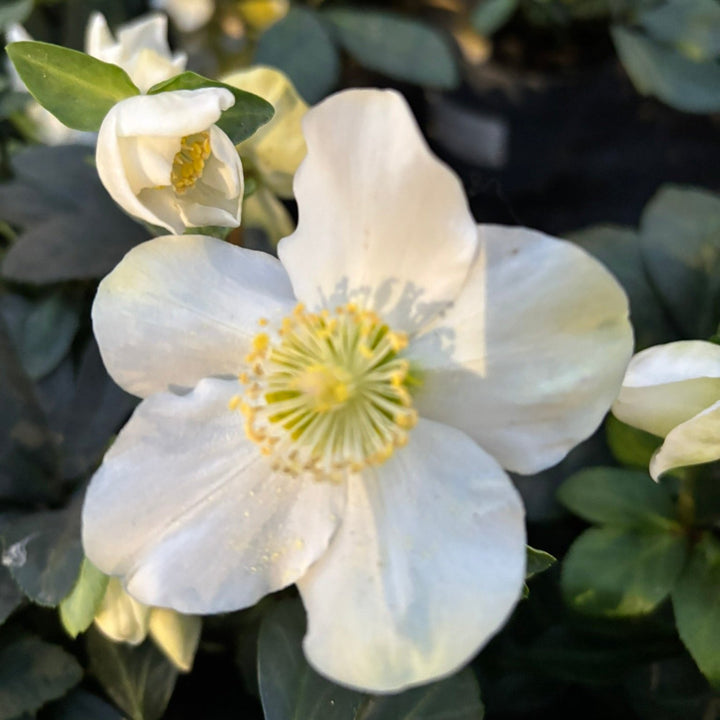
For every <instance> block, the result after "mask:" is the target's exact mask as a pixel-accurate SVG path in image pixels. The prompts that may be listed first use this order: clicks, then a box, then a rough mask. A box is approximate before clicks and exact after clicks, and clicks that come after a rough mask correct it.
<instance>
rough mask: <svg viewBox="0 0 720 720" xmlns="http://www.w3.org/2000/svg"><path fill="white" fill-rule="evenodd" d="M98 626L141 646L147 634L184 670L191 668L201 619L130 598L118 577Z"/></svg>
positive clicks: (113, 580)
mask: <svg viewBox="0 0 720 720" xmlns="http://www.w3.org/2000/svg"><path fill="white" fill-rule="evenodd" d="M95 625H97V627H98V628H99V629H100V630H101V631H102V632H103V633H104V634H105V635H107V637H109V638H110V639H111V640H114V641H115V642H126V643H128V644H130V645H139V644H140V643H141V642H142V641H143V640H144V639H145V638H146V637H147V635H148V633H149V634H150V637H151V638H152V639H153V641H154V642H155V644H156V645H157V646H158V647H159V648H160V650H162V652H163V653H165V655H166V656H167V658H168V659H169V660H170V661H171V662H172V663H173V664H174V665H175V667H177V668H178V669H179V670H182V671H183V672H188V671H189V670H190V668H191V667H192V662H193V658H194V657H195V651H196V650H197V646H198V642H199V641H200V631H201V629H202V621H201V620H200V618H199V617H197V616H195V615H182V614H180V613H177V612H175V611H174V610H168V609H166V608H156V607H155V608H151V607H148V606H147V605H142V604H141V603H139V602H138V601H137V600H135V599H134V598H132V597H130V595H128V594H127V593H126V592H125V590H123V587H122V585H121V584H120V582H119V581H118V580H117V578H110V580H109V582H108V585H107V589H106V590H105V595H104V596H103V599H102V602H101V603H100V607H99V608H98V611H97V613H96V614H95Z"/></svg>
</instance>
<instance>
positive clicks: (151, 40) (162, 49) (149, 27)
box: [85, 12, 187, 92]
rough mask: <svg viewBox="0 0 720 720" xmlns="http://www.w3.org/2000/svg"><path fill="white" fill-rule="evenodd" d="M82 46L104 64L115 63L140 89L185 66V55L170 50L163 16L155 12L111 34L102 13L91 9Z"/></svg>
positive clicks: (150, 85)
mask: <svg viewBox="0 0 720 720" xmlns="http://www.w3.org/2000/svg"><path fill="white" fill-rule="evenodd" d="M85 49H86V51H87V53H88V55H92V56H93V57H96V58H98V59H100V60H103V61H104V62H107V63H113V64H114V65H119V66H120V67H121V68H122V69H123V70H125V72H126V73H127V74H128V75H129V76H130V79H131V80H132V81H133V82H134V83H135V85H137V86H138V88H139V89H140V91H141V92H147V91H148V90H149V89H150V88H151V87H152V86H153V85H155V84H157V83H159V82H162V81H163V80H168V79H170V78H171V77H174V76H175V75H177V74H178V73H181V72H182V71H183V70H184V69H185V63H186V62H187V55H185V53H175V54H173V53H172V52H171V51H170V46H169V45H168V41H167V16H165V15H161V14H160V13H156V14H153V15H148V16H147V17H142V18H140V19H139V20H135V21H134V22H131V23H127V24H125V25H122V26H121V27H120V28H119V29H118V32H117V38H115V37H113V35H112V33H111V32H110V28H109V27H108V24H107V20H105V17H104V16H103V14H102V13H99V12H95V13H93V14H92V15H91V17H90V20H89V21H88V26H87V30H86V31H85Z"/></svg>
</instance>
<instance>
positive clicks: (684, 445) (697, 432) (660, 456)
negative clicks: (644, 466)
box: [650, 400, 720, 480]
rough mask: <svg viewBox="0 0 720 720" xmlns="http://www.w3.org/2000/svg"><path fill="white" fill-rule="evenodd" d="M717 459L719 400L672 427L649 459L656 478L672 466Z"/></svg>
mask: <svg viewBox="0 0 720 720" xmlns="http://www.w3.org/2000/svg"><path fill="white" fill-rule="evenodd" d="M715 460H720V400H719V401H718V402H716V403H714V404H713V405H711V406H710V407H709V408H707V409H705V410H703V411H702V412H701V413H699V414H698V415H696V416H695V417H693V418H690V420H687V421H685V422H684V423H682V424H680V425H678V426H677V427H675V428H673V429H672V430H671V431H670V432H669V433H668V434H667V437H666V438H665V442H664V443H663V444H662V446H661V447H660V449H659V450H658V451H657V452H656V453H655V455H654V456H653V459H652V460H651V461H650V474H651V475H652V476H653V477H654V478H655V479H656V480H657V479H658V478H659V477H660V476H661V475H662V474H663V473H664V472H667V471H668V470H673V469H674V468H680V467H686V466H689V465H701V464H702V463H708V462H713V461H715Z"/></svg>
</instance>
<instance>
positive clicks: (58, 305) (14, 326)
mask: <svg viewBox="0 0 720 720" xmlns="http://www.w3.org/2000/svg"><path fill="white" fill-rule="evenodd" d="M6 321H7V322H8V328H9V330H10V333H11V336H12V339H13V341H14V344H15V348H16V351H17V353H18V357H19V358H20V362H21V363H22V365H23V368H24V369H25V372H26V373H27V374H28V375H29V377H30V378H32V379H33V380H38V379H39V378H41V377H44V376H45V375H47V374H48V373H49V372H51V371H52V370H53V369H54V368H55V367H57V365H58V364H59V363H60V361H61V360H62V359H63V358H64V357H65V355H66V354H67V352H68V351H69V350H70V345H71V344H72V341H73V338H74V337H75V333H76V332H77V330H78V327H79V326H80V307H79V306H78V303H77V302H76V301H75V300H74V299H71V298H69V297H68V296H67V295H66V294H65V293H62V292H56V293H53V294H52V295H48V296H47V297H45V298H43V299H42V300H40V301H38V302H37V303H33V304H28V307H27V309H26V312H25V313H24V317H22V318H21V319H20V322H19V323H13V322H12V321H11V319H10V318H8V317H6Z"/></svg>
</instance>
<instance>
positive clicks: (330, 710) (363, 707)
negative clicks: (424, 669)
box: [258, 600, 483, 720]
mask: <svg viewBox="0 0 720 720" xmlns="http://www.w3.org/2000/svg"><path fill="white" fill-rule="evenodd" d="M304 634H305V611H304V610H303V607H302V604H301V603H300V602H297V601H292V600H284V601H282V602H279V603H277V604H276V605H275V606H274V607H273V608H271V609H270V610H269V611H268V613H267V614H266V616H265V617H264V618H263V622H262V625H261V627H260V635H259V638H258V681H259V686H260V698H261V700H262V705H263V711H264V714H265V720H480V719H481V718H482V717H483V706H482V703H481V702H480V697H479V690H478V686H477V681H476V680H475V677H474V675H473V673H472V672H470V671H463V672H460V673H458V674H457V675H454V676H452V677H450V678H447V679H446V680H441V681H440V682H436V683H431V684H430V685H425V686H423V687H420V688H415V689H413V690H408V691H406V692H403V693H400V694H397V695H387V696H373V695H367V694H363V693H360V692H357V691H355V690H349V689H347V688H343V687H340V686H338V685H334V684H333V683H331V682H330V681H329V680H326V679H325V678H323V677H321V676H320V675H318V673H316V672H315V671H314V670H313V669H312V668H311V667H310V665H309V664H308V663H307V661H306V660H305V656H304V655H303V652H302V638H303V635H304Z"/></svg>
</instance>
